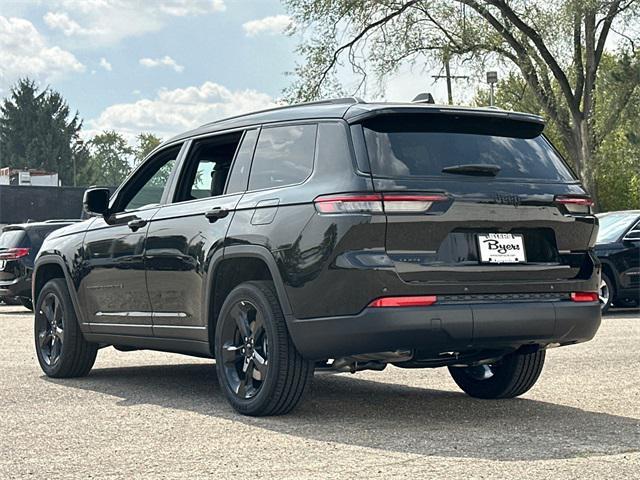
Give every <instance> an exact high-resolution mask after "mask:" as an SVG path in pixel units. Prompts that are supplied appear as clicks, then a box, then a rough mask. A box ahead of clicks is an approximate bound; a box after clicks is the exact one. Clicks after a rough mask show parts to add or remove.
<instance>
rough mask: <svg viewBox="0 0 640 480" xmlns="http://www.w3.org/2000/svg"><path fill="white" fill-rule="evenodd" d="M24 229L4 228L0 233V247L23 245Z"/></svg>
mask: <svg viewBox="0 0 640 480" xmlns="http://www.w3.org/2000/svg"><path fill="white" fill-rule="evenodd" d="M25 240H26V239H25V231H24V230H5V231H4V232H2V233H1V234H0V248H15V247H25V246H26V245H24V243H25V242H24V241H25Z"/></svg>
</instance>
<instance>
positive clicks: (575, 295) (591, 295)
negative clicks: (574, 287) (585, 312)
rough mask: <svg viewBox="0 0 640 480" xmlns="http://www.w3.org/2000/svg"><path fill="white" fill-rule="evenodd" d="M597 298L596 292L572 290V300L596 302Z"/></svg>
mask: <svg viewBox="0 0 640 480" xmlns="http://www.w3.org/2000/svg"><path fill="white" fill-rule="evenodd" d="M598 299H599V297H598V294H597V293H596V292H572V293H571V301H572V302H597V301H598Z"/></svg>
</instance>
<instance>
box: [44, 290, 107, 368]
mask: <svg viewBox="0 0 640 480" xmlns="http://www.w3.org/2000/svg"><path fill="white" fill-rule="evenodd" d="M34 336H35V344H36V354H37V357H38V363H40V368H42V371H43V372H44V373H45V374H46V375H47V376H48V377H52V378H71V377H84V376H85V375H87V374H88V373H89V371H91V368H92V367H93V364H94V362H95V360H96V354H97V352H98V345H97V344H95V343H89V342H87V341H86V340H85V339H84V337H83V336H82V332H81V331H80V326H79V325H78V319H77V318H76V314H75V310H74V308H73V304H72V303H71V297H70V296H69V291H68V290H67V285H66V283H65V281H64V279H61V278H54V279H53V280H49V281H48V282H47V283H46V284H45V285H44V287H42V290H41V291H40V295H38V301H37V303H36V310H35V322H34Z"/></svg>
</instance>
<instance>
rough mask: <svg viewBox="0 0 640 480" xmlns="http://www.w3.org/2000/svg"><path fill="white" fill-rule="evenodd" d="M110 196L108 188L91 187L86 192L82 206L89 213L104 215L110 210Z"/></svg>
mask: <svg viewBox="0 0 640 480" xmlns="http://www.w3.org/2000/svg"><path fill="white" fill-rule="evenodd" d="M110 196H111V192H109V189H108V188H90V189H89V190H86V191H85V192H84V198H83V199H82V206H83V207H84V210H85V212H87V213H91V214H94V215H95V214H97V215H104V214H105V213H107V212H108V211H109V197H110Z"/></svg>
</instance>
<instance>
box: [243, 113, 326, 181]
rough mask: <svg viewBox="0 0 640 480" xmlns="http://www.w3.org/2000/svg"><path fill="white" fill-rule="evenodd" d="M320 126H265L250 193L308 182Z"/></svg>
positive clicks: (259, 143) (259, 144) (255, 158)
mask: <svg viewBox="0 0 640 480" xmlns="http://www.w3.org/2000/svg"><path fill="white" fill-rule="evenodd" d="M317 130H318V126H317V125H311V124H308V125H288V126H285V127H265V128H263V129H262V131H261V132H260V138H259V139H258V144H257V145H256V152H255V154H254V156H253V165H252V166H251V178H250V179H249V190H259V189H261V188H275V187H283V186H285V185H293V184H296V183H300V182H302V181H304V180H306V179H307V178H308V177H309V175H311V171H312V170H313V157H314V155H315V146H316V132H317Z"/></svg>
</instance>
